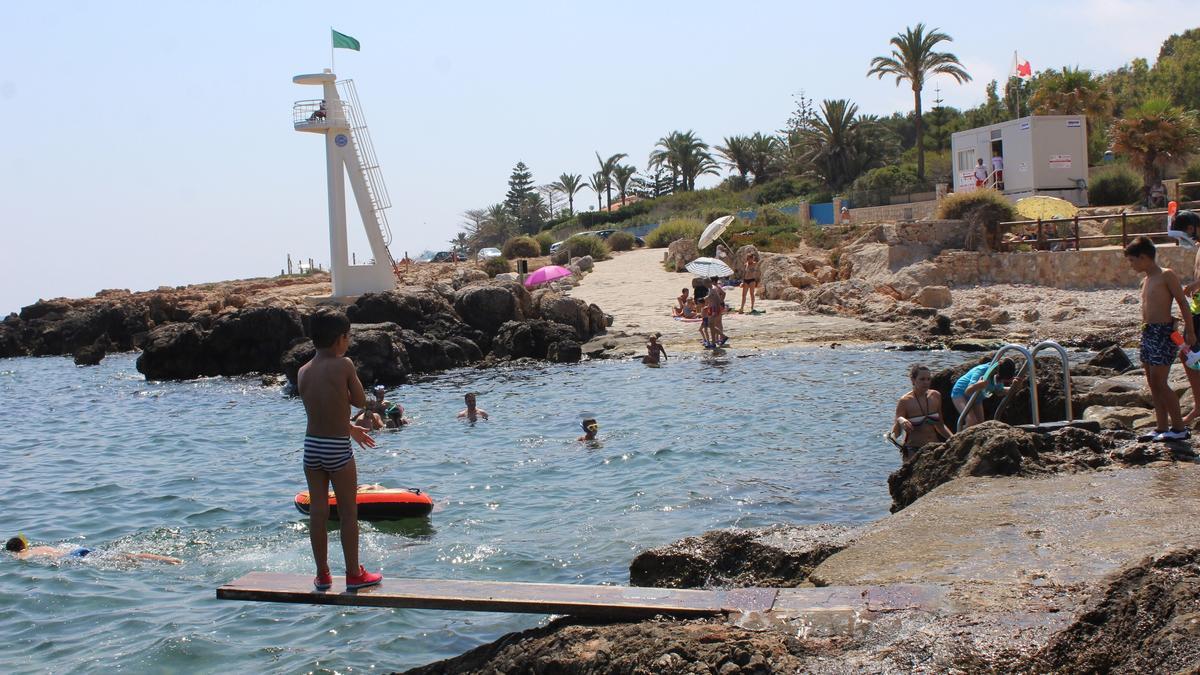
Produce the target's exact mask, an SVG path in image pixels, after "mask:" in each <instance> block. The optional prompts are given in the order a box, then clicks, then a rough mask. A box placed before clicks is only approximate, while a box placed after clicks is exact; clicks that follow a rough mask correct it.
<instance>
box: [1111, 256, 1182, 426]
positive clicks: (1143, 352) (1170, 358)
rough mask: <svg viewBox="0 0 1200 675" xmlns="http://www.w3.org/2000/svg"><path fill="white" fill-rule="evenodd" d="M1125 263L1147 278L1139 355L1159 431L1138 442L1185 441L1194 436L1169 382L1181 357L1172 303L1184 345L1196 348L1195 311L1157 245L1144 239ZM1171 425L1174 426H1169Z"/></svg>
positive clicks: (1144, 280)
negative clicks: (1176, 308) (1180, 322)
mask: <svg viewBox="0 0 1200 675" xmlns="http://www.w3.org/2000/svg"><path fill="white" fill-rule="evenodd" d="M1125 260H1126V261H1127V262H1128V263H1129V266H1130V267H1131V268H1133V271H1135V272H1137V273H1139V274H1144V275H1146V276H1145V278H1144V279H1143V280H1142V343H1141V347H1140V349H1139V352H1138V355H1139V356H1140V358H1141V362H1142V367H1143V368H1145V370H1146V383H1147V384H1149V385H1150V396H1151V397H1152V398H1153V399H1154V420H1155V430H1154V433H1152V434H1144V435H1142V436H1139V437H1138V441H1139V442H1142V443H1145V442H1149V441H1183V440H1187V439H1188V438H1189V437H1190V436H1191V434H1189V433H1188V430H1187V427H1186V426H1184V424H1183V415H1182V414H1181V413H1180V412H1179V397H1178V396H1176V395H1175V391H1174V390H1173V389H1171V386H1170V385H1169V384H1168V383H1167V378H1168V377H1169V376H1170V374H1171V364H1172V363H1174V362H1175V359H1176V358H1178V356H1179V347H1176V345H1175V342H1174V341H1173V340H1172V334H1174V333H1175V318H1174V317H1172V316H1171V301H1172V300H1174V301H1175V302H1176V304H1178V305H1179V312H1180V314H1182V315H1183V330H1184V344H1186V345H1189V346H1191V345H1195V344H1196V333H1195V329H1194V327H1193V324H1192V311H1191V309H1190V308H1189V307H1188V301H1187V296H1185V295H1184V294H1183V286H1182V285H1181V284H1180V283H1179V277H1178V276H1177V275H1176V274H1175V272H1174V271H1173V270H1170V269H1164V268H1162V267H1159V266H1158V263H1157V262H1156V261H1155V248H1154V242H1152V241H1150V238H1149V237H1146V236H1140V237H1138V238H1136V239H1134V240H1133V241H1132V242H1130V244H1129V245H1128V246H1126V247H1125ZM1168 423H1169V424H1170V427H1168V426H1167V425H1168Z"/></svg>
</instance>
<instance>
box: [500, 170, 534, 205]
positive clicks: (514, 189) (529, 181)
mask: <svg viewBox="0 0 1200 675" xmlns="http://www.w3.org/2000/svg"><path fill="white" fill-rule="evenodd" d="M534 194H536V193H535V192H534V187H533V172H532V171H530V170H529V167H527V166H525V162H517V165H516V166H514V167H513V170H512V175H511V176H509V177H508V193H507V194H505V196H504V205H505V206H506V207H508V212H509V213H511V214H512V215H513V217H514V218H519V217H520V216H521V211H522V210H523V209H524V208H525V205H526V204H527V203H528V202H529V199H530V197H532V196H534Z"/></svg>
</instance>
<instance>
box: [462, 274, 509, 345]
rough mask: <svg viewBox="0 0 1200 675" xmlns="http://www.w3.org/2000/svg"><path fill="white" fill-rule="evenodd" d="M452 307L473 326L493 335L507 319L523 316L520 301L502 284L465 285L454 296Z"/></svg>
mask: <svg viewBox="0 0 1200 675" xmlns="http://www.w3.org/2000/svg"><path fill="white" fill-rule="evenodd" d="M454 309H455V310H456V311H457V312H458V315H459V316H461V317H462V319H463V321H465V322H467V323H468V324H470V325H471V326H472V327H474V328H478V329H479V330H481V331H483V332H485V333H487V334H488V335H495V334H496V332H497V331H498V330H500V327H501V326H502V325H504V323H505V322H507V321H520V320H521V319H524V318H525V314H524V313H523V312H522V310H521V302H520V300H519V299H518V298H517V296H516V295H514V294H513V292H512V291H511V290H510V289H508V288H505V287H503V286H498V285H496V286H467V287H465V288H462V289H460V290H459V291H458V292H457V293H456V294H455V296H454Z"/></svg>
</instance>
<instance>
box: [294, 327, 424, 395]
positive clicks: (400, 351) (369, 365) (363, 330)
mask: <svg viewBox="0 0 1200 675" xmlns="http://www.w3.org/2000/svg"><path fill="white" fill-rule="evenodd" d="M406 332H407V333H412V331H404V330H403V329H401V328H400V327H399V326H397V325H396V324H394V323H375V324H353V325H351V326H350V347H349V348H348V349H347V350H346V356H347V357H349V358H350V360H351V361H353V362H354V367H355V369H356V370H357V371H358V379H359V380H361V381H362V383H363V386H366V387H370V386H371V385H374V384H382V385H387V386H391V385H396V384H403V383H404V382H405V381H406V380H407V379H408V374H409V373H411V372H413V368H412V365H411V363H410V355H409V353H408V350H407V349H406V348H405V346H404V341H403V333H406ZM413 335H416V333H413ZM315 353H316V349H315V348H314V347H313V344H312V340H309V339H307V338H301V339H297V340H295V341H294V342H293V344H292V347H291V348H290V349H288V350H287V352H286V353H285V354H284V355H283V357H282V358H281V359H280V360H281V362H282V368H283V374H284V375H286V376H287V379H288V383H290V384H291V385H292V386H293V387H294V386H295V385H296V373H298V372H299V371H300V366H303V365H304V364H306V363H308V362H309V361H310V360H311V359H312V357H313V355H314V354H315Z"/></svg>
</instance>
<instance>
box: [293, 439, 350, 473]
mask: <svg viewBox="0 0 1200 675" xmlns="http://www.w3.org/2000/svg"><path fill="white" fill-rule="evenodd" d="M352 459H354V451H353V450H351V449H350V437H349V436H338V437H330V436H305V437H304V468H306V469H319V470H322V471H328V472H330V473H333V472H334V471H337V470H338V469H340V468H342V467H343V466H346V464H348V463H349V462H350V460H352Z"/></svg>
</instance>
